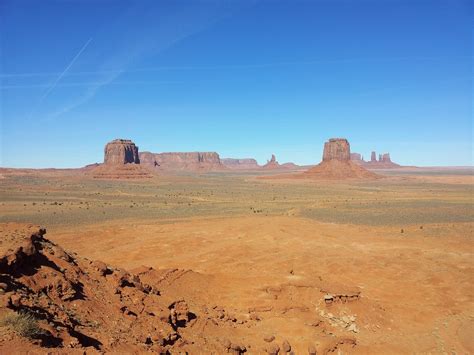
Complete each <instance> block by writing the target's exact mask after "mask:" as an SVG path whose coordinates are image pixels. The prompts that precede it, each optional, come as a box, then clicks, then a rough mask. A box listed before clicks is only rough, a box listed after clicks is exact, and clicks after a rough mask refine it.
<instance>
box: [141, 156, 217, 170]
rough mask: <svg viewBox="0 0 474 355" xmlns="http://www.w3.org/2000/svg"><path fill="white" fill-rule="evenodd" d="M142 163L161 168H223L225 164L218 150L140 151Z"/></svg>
mask: <svg viewBox="0 0 474 355" xmlns="http://www.w3.org/2000/svg"><path fill="white" fill-rule="evenodd" d="M140 160H141V162H142V164H144V165H146V166H149V167H153V168H155V169H160V170H190V171H196V170H221V169H224V168H225V167H224V165H223V164H222V162H221V159H220V157H219V154H217V153H216V152H177V153H150V152H142V153H140Z"/></svg>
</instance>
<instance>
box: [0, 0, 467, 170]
mask: <svg viewBox="0 0 474 355" xmlns="http://www.w3.org/2000/svg"><path fill="white" fill-rule="evenodd" d="M0 16H1V18H0V33H1V38H0V49H1V52H0V55H1V62H0V85H1V87H0V105H1V106H0V115H1V162H0V163H1V164H0V165H1V166H8V167H79V166H83V165H85V164H89V163H93V162H100V161H102V159H103V146H104V145H105V143H106V142H107V141H110V140H112V139H114V138H129V139H132V140H133V141H134V142H135V143H136V144H137V145H138V146H139V147H140V150H143V151H145V150H147V151H153V152H163V151H217V152H219V153H220V155H221V157H255V158H256V159H257V160H258V161H259V162H261V163H262V162H264V161H265V160H266V159H268V158H269V157H270V155H271V154H272V153H274V154H276V156H277V159H278V160H279V161H280V162H287V161H294V162H296V163H299V164H313V163H317V162H319V161H320V159H321V153H322V148H323V143H324V141H325V140H327V139H328V138H330V137H346V138H348V139H349V141H350V142H351V147H352V151H355V152H360V153H362V154H363V155H364V156H366V157H369V154H370V151H371V150H376V151H377V152H381V153H382V152H390V153H391V155H392V159H393V160H395V161H397V162H399V163H402V164H409V165H472V163H473V161H472V154H473V148H472V135H473V128H472V103H473V84H472V79H473V72H472V69H473V53H472V47H473V37H472V29H473V28H472V26H473V7H472V2H471V1H469V0H357V1H356V0H312V1H311V0H307V1H303V0H274V1H272V0H261V1H258V0H254V1H250V0H238V1H232V0H227V1H217V0H195V1H193V0H187V1H183V0H177V1H171V0H166V1H161V0H156V1H152V0H142V1H112V0H77V1H74V0H55V1H53V0H43V1H41V2H40V1H36V0H31V1H28V0H12V1H9V0H3V1H2V2H1V3H0Z"/></svg>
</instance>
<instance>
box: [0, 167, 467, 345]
mask: <svg viewBox="0 0 474 355" xmlns="http://www.w3.org/2000/svg"><path fill="white" fill-rule="evenodd" d="M381 173H382V174H384V175H385V176H386V178H384V179H380V180H376V181H362V182H361V181H358V182H357V181H352V182H344V183H336V182H330V181H328V182H322V181H290V180H284V179H282V180H266V179H261V178H259V177H258V176H257V174H255V173H250V172H249V173H209V174H202V175H185V174H180V175H177V176H171V175H167V176H160V177H156V178H152V179H147V180H143V181H118V180H117V181H112V180H110V181H102V180H93V179H89V178H83V177H80V176H77V175H75V174H74V173H72V172H61V173H58V172H44V173H41V174H39V173H34V172H31V171H25V172H24V173H22V174H19V173H11V172H8V173H4V174H3V175H2V179H1V180H0V181H1V182H2V183H1V184H0V196H1V204H0V212H1V213H0V222H12V221H14V222H28V223H34V224H41V225H44V226H45V227H46V228H47V229H48V234H47V235H48V238H49V239H51V240H53V241H55V242H57V243H59V244H61V245H62V246H63V247H65V248H66V249H68V250H71V251H74V252H76V253H78V254H80V255H82V256H85V257H87V258H89V259H93V260H96V259H98V260H102V261H104V262H106V263H109V264H112V265H117V266H120V267H124V268H127V269H131V270H133V269H136V268H139V267H141V266H142V265H145V266H152V267H154V268H157V269H170V268H171V269H173V268H175V269H183V270H192V271H188V272H185V271H176V272H175V276H174V281H173V282H174V291H173V292H177V291H176V290H178V291H179V292H180V293H181V296H182V298H183V299H185V300H186V301H188V303H189V304H190V306H191V307H195V308H196V309H198V308H199V307H203V305H207V306H208V307H210V308H212V307H217V308H220V307H221V308H224V309H226V310H227V312H231V313H232V315H233V317H235V318H236V319H241V318H245V317H253V318H255V319H258V322H255V323H254V325H253V326H252V328H244V327H238V326H236V327H235V329H234V330H233V332H232V335H231V336H232V337H234V338H235V339H237V340H238V341H240V342H243V343H248V344H251V345H252V347H251V349H254V350H253V351H251V352H255V353H259V352H260V351H259V350H258V349H263V347H264V346H265V342H264V340H263V337H264V336H265V335H268V334H273V335H274V336H275V337H276V341H278V342H280V343H281V342H282V341H283V340H284V339H286V340H288V341H289V342H290V343H291V345H292V348H293V350H294V351H295V352H296V353H297V354H298V353H307V349H308V346H309V345H311V344H316V345H317V344H318V341H319V338H320V335H321V334H322V332H324V334H325V338H327V335H328V334H332V333H334V334H337V335H338V336H344V335H346V336H347V339H355V340H356V342H357V345H356V346H355V347H352V346H351V347H349V346H348V347H344V346H341V347H340V348H339V350H341V351H345V352H349V353H374V354H381V353H384V354H386V353H450V352H455V353H458V354H465V353H474V342H473V334H474V298H473V295H474V286H473V285H474V282H473V281H474V258H473V253H474V242H473V226H474V208H473V207H474V201H473V196H474V195H473V188H474V178H473V175H472V174H473V172H472V170H452V171H450V170H446V169H444V170H436V169H426V170H420V169H417V170H400V171H398V170H397V171H384V172H381ZM327 294H331V295H337V296H340V298H341V299H340V300H338V301H334V302H331V303H330V304H326V303H325V302H324V296H325V295H327ZM196 314H198V316H199V312H196ZM209 327H211V328H212V327H213V325H212V324H210V325H209ZM189 331H191V330H189ZM210 331H211V332H215V334H216V336H220V335H222V332H223V331H224V330H223V329H219V327H217V326H216V327H215V329H211V330H210ZM225 331H227V332H228V330H225ZM227 336H229V335H228V334H227Z"/></svg>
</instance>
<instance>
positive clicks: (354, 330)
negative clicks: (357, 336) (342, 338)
mask: <svg viewBox="0 0 474 355" xmlns="http://www.w3.org/2000/svg"><path fill="white" fill-rule="evenodd" d="M347 331H348V332H354V333H359V329H358V328H357V325H356V324H355V323H352V324H351V325H350V326H348V327H347Z"/></svg>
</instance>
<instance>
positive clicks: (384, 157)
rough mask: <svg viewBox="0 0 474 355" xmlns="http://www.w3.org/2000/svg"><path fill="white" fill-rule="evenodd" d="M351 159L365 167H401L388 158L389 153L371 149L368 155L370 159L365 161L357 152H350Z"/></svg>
mask: <svg viewBox="0 0 474 355" xmlns="http://www.w3.org/2000/svg"><path fill="white" fill-rule="evenodd" d="M351 160H352V161H353V162H354V163H356V164H358V165H360V166H363V167H364V168H367V169H395V168H399V167H401V166H400V165H399V164H396V163H394V162H393V161H392V159H391V158H390V153H384V154H379V156H378V159H377V153H376V152H375V151H373V152H372V153H371V155H370V161H365V160H364V158H363V157H362V156H361V155H360V154H359V153H352V154H351Z"/></svg>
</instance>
